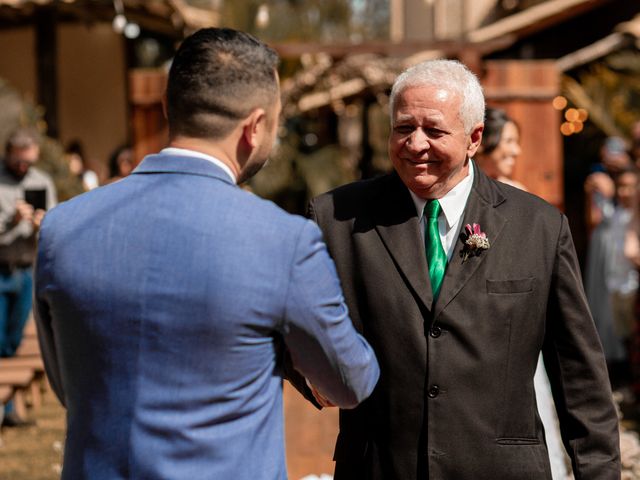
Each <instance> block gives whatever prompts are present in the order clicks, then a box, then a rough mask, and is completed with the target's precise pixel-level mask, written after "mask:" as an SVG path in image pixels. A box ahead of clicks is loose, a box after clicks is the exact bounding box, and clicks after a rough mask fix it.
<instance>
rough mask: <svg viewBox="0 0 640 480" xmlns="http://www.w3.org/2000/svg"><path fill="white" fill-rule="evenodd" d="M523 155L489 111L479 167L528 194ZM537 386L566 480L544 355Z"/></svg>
mask: <svg viewBox="0 0 640 480" xmlns="http://www.w3.org/2000/svg"><path fill="white" fill-rule="evenodd" d="M521 153H522V149H521V148H520V129H519V127H518V125H517V124H516V122H515V121H514V120H513V119H512V118H511V117H509V116H508V115H507V113H506V112H505V111H504V110H502V109H499V108H491V107H489V108H487V109H486V111H485V116H484V130H483V132H482V143H481V144H480V148H478V152H477V153H476V156H475V158H474V159H475V160H476V161H477V162H478V166H479V167H480V168H481V169H482V170H483V171H484V172H485V173H486V174H487V175H488V176H489V177H491V178H493V179H495V180H498V181H500V182H502V183H506V184H507V185H511V186H513V187H516V188H519V189H520V190H525V191H526V190H527V189H526V188H525V186H524V185H523V184H521V183H520V182H517V181H515V180H513V179H512V178H511V177H512V175H513V169H514V167H515V164H516V160H517V158H518V157H519V156H520V154H521ZM533 383H534V388H535V392H536V402H537V404H538V412H539V414H540V419H541V420H542V423H543V425H544V431H545V441H546V442H547V450H548V451H549V460H550V463H551V473H552V475H553V479H554V480H566V478H567V475H568V468H567V462H568V460H569V457H568V456H567V454H566V451H565V449H564V446H563V445H562V438H561V436H560V425H559V422H558V415H557V414H556V408H555V403H554V401H553V395H552V393H551V385H550V384H549V377H548V376H547V372H546V370H545V368H544V360H543V358H542V354H540V355H539V357H538V366H537V367H536V373H535V375H534V378H533Z"/></svg>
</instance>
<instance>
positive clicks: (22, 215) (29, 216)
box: [13, 200, 34, 225]
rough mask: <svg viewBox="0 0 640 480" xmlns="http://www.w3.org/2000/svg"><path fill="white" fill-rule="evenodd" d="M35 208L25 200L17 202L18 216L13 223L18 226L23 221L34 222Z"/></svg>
mask: <svg viewBox="0 0 640 480" xmlns="http://www.w3.org/2000/svg"><path fill="white" fill-rule="evenodd" d="M33 213H34V211H33V207H32V206H31V205H29V204H28V203H27V202H25V201H24V200H16V215H15V217H14V218H13V222H14V223H15V224H16V225H17V224H18V223H20V222H21V221H23V220H26V221H28V222H33Z"/></svg>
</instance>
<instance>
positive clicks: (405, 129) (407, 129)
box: [393, 125, 414, 133]
mask: <svg viewBox="0 0 640 480" xmlns="http://www.w3.org/2000/svg"><path fill="white" fill-rule="evenodd" d="M413 130H414V128H413V127H412V126H411V125H396V126H395V127H393V131H394V132H396V133H411V132H413Z"/></svg>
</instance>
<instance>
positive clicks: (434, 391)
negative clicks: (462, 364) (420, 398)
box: [427, 385, 440, 398]
mask: <svg viewBox="0 0 640 480" xmlns="http://www.w3.org/2000/svg"><path fill="white" fill-rule="evenodd" d="M439 394H440V387H439V386H438V385H431V387H429V392H427V395H429V398H436V397H437V396H438V395H439Z"/></svg>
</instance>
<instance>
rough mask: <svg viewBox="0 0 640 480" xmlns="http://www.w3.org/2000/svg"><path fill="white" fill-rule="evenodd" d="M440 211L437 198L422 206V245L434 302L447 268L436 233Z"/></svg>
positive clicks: (444, 255)
mask: <svg viewBox="0 0 640 480" xmlns="http://www.w3.org/2000/svg"><path fill="white" fill-rule="evenodd" d="M439 213H440V203H439V202H438V200H429V201H428V202H427V204H426V205H425V206H424V216H425V219H426V221H425V230H424V246H425V251H426V252H427V264H428V265H429V278H430V279H431V290H432V291H433V301H434V302H435V301H436V299H437V298H438V294H439V293H440V287H441V286H442V280H443V279H444V272H445V270H446V269H447V255H446V254H445V253H444V248H442V242H440V234H439V233H438V214H439Z"/></svg>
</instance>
